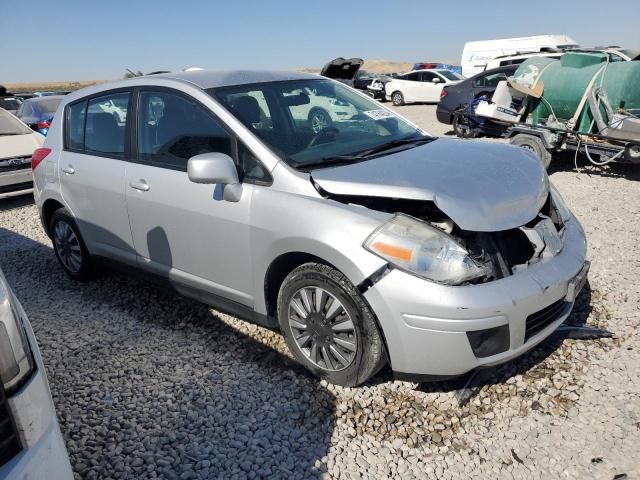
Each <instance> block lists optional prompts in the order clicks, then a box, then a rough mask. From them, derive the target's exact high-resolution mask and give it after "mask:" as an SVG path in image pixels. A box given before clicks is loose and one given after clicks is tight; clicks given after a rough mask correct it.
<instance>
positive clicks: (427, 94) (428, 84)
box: [420, 72, 444, 103]
mask: <svg viewBox="0 0 640 480" xmlns="http://www.w3.org/2000/svg"><path fill="white" fill-rule="evenodd" d="M434 79H438V83H433V80H434ZM443 85H444V80H443V79H442V78H441V77H440V76H439V75H438V74H437V73H435V72H422V76H421V82H420V86H421V100H420V101H421V102H429V103H432V102H439V101H440V92H441V91H442V87H443Z"/></svg>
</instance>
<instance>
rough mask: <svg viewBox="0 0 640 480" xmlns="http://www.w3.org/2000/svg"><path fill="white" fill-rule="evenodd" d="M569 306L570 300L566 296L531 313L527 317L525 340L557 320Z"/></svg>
mask: <svg viewBox="0 0 640 480" xmlns="http://www.w3.org/2000/svg"><path fill="white" fill-rule="evenodd" d="M568 306H569V302H566V301H565V300H564V298H561V299H560V300H558V301H556V302H553V303H552V304H551V305H549V306H548V307H545V308H543V309H542V310H538V311H537V312H536V313H532V314H531V315H529V316H528V317H527V325H526V330H525V334H524V341H525V342H526V341H527V340H529V339H530V338H531V337H533V336H534V335H536V334H537V333H539V332H541V331H542V330H544V329H545V328H546V327H548V326H549V325H551V324H552V323H553V322H555V321H556V320H557V319H558V318H560V317H561V316H562V315H563V314H564V313H565V311H566V309H567V307H568Z"/></svg>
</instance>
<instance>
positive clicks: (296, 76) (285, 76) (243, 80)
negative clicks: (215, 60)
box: [134, 70, 322, 90]
mask: <svg viewBox="0 0 640 480" xmlns="http://www.w3.org/2000/svg"><path fill="white" fill-rule="evenodd" d="M134 78H165V79H172V80H182V81H185V82H189V83H191V84H193V85H195V86H197V87H200V88H202V89H203V90H205V89H208V88H220V87H231V86H237V85H247V84H252V83H263V82H279V81H286V80H307V79H318V78H322V77H319V76H318V75H314V74H311V73H303V72H289V71H280V70H197V71H191V72H175V73H161V74H156V75H147V76H144V77H134Z"/></svg>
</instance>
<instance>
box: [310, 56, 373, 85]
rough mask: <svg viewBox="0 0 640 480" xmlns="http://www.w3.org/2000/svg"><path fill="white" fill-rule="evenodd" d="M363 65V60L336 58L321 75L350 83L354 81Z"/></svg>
mask: <svg viewBox="0 0 640 480" xmlns="http://www.w3.org/2000/svg"><path fill="white" fill-rule="evenodd" d="M363 63H364V60H362V59H361V58H342V57H338V58H334V59H333V60H331V61H330V62H329V63H327V64H326V65H325V66H324V67H322V70H321V71H320V75H322V76H323V77H327V78H333V79H334V80H339V81H341V82H350V81H353V79H354V78H355V76H356V73H358V70H360V67H361V66H362V64H363Z"/></svg>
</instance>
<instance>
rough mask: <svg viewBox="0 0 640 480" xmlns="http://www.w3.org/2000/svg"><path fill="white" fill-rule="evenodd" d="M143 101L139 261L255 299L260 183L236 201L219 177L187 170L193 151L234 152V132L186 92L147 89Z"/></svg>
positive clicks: (136, 184)
mask: <svg viewBox="0 0 640 480" xmlns="http://www.w3.org/2000/svg"><path fill="white" fill-rule="evenodd" d="M138 105H139V110H138V129H137V147H138V148H137V149H138V161H137V163H131V164H130V165H129V166H128V169H127V181H126V192H127V193H126V198H127V206H128V211H129V219H130V223H131V230H132V232H133V242H134V245H135V249H136V252H137V254H138V264H139V266H140V267H142V268H144V269H146V270H149V271H151V272H153V273H156V274H159V275H161V276H164V277H166V278H168V279H169V280H170V281H171V282H172V283H173V284H174V285H175V286H176V287H178V288H179V289H180V288H181V287H187V288H194V289H196V290H198V291H200V292H206V293H209V294H213V295H218V296H223V297H225V298H227V299H230V300H233V301H235V302H239V303H242V304H245V305H248V306H252V305H253V297H252V295H251V293H250V292H251V290H252V282H253V279H252V278H251V274H250V266H251V259H250V250H249V225H248V222H249V206H250V201H251V196H252V193H253V189H252V187H253V186H252V185H243V191H242V196H241V198H240V200H239V201H238V202H230V201H225V200H223V199H222V196H221V195H220V186H219V185H203V184H196V183H193V182H191V181H190V180H189V178H188V176H187V162H188V160H189V158H191V157H192V156H194V155H198V154H201V153H207V152H221V153H225V154H227V155H230V156H231V155H232V154H234V153H235V152H233V151H232V150H234V148H233V144H234V140H233V138H232V136H231V135H230V134H229V133H228V132H227V131H226V130H225V129H224V128H223V127H222V124H221V122H220V121H219V120H218V119H217V118H215V117H214V115H213V114H212V113H211V112H210V111H209V110H208V109H206V108H204V107H203V106H201V105H200V104H199V103H197V102H196V101H195V100H193V99H192V98H190V97H188V96H186V95H183V94H181V93H179V92H175V91H170V90H154V91H152V90H141V91H140V92H139V101H138Z"/></svg>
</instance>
